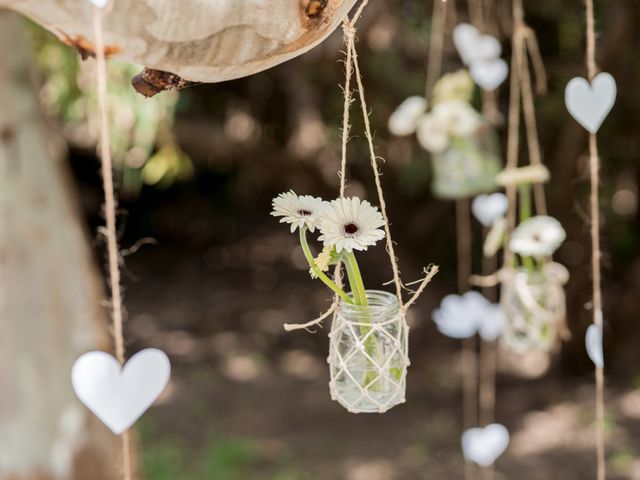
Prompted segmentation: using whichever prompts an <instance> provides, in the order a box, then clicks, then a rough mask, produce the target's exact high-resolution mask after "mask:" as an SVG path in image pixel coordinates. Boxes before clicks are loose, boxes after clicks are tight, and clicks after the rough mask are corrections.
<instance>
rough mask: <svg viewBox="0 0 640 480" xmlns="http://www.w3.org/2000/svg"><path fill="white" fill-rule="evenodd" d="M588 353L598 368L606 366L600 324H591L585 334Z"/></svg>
mask: <svg viewBox="0 0 640 480" xmlns="http://www.w3.org/2000/svg"><path fill="white" fill-rule="evenodd" d="M584 341H585V344H586V347H587V354H588V355H589V358H590V359H591V361H592V362H593V364H594V365H595V366H596V367H598V368H604V353H603V351H602V327H601V326H600V325H596V324H593V325H590V326H589V328H587V334H586V335H585V339H584Z"/></svg>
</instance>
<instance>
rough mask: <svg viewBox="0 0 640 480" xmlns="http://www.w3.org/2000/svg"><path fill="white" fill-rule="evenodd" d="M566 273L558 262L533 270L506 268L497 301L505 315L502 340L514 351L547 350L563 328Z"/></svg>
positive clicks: (561, 333)
mask: <svg viewBox="0 0 640 480" xmlns="http://www.w3.org/2000/svg"><path fill="white" fill-rule="evenodd" d="M568 278H569V273H568V271H567V270H566V268H565V267H564V266H562V265H560V264H558V263H552V264H549V265H546V266H545V268H544V269H543V270H536V271H533V272H530V271H527V270H526V269H524V268H520V269H517V270H512V271H509V273H508V274H507V275H506V276H505V279H504V281H503V283H502V291H501V300H500V301H501V303H502V307H503V309H504V313H505V315H506V318H507V322H506V325H505V329H504V331H503V335H502V340H503V342H504V344H505V345H506V346H507V347H509V348H510V349H511V350H513V351H514V352H516V353H527V352H531V351H544V352H549V351H551V350H552V349H553V348H554V347H555V346H556V345H557V343H558V340H559V338H560V337H565V335H566V334H567V333H568V331H567V328H566V324H565V322H566V300H565V294H564V284H565V283H566V282H567V281H568Z"/></svg>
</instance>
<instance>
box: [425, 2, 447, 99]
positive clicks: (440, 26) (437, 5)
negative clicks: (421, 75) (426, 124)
mask: <svg viewBox="0 0 640 480" xmlns="http://www.w3.org/2000/svg"><path fill="white" fill-rule="evenodd" d="M447 10H448V4H447V2H446V0H442V1H441V0H434V2H433V13H432V16H431V38H430V42H429V59H428V62H427V80H426V84H425V97H426V99H427V101H428V102H429V104H431V100H432V97H433V87H434V86H435V84H436V82H437V81H438V77H440V74H441V73H442V52H443V49H444V35H445V28H446V24H447Z"/></svg>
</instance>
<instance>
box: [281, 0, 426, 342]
mask: <svg viewBox="0 0 640 480" xmlns="http://www.w3.org/2000/svg"><path fill="white" fill-rule="evenodd" d="M367 3H368V0H363V1H362V3H361V4H360V5H359V7H358V9H357V10H356V12H355V13H354V15H353V16H352V17H351V18H350V19H349V18H346V19H345V20H344V22H343V26H342V28H343V31H344V42H345V46H346V51H345V56H346V58H345V83H344V87H343V95H344V100H343V117H342V143H341V159H340V171H339V173H338V176H339V178H340V198H344V195H345V190H346V181H347V180H346V179H347V146H348V143H349V134H350V130H351V122H350V107H351V103H352V102H353V99H352V94H351V81H352V78H353V76H354V74H355V77H356V85H357V89H358V96H359V100H360V106H361V110H362V117H363V121H364V126H365V137H366V139H367V145H368V149H369V156H370V163H371V168H372V170H373V175H374V180H375V185H376V191H377V194H378V202H379V203H380V213H381V214H382V217H383V219H384V221H385V225H384V229H385V237H386V249H387V253H388V255H389V262H390V264H391V269H392V272H393V284H394V285H395V290H396V295H397V297H398V303H399V304H400V310H401V312H402V313H403V314H404V313H406V312H407V310H408V309H409V307H410V306H411V305H413V304H414V303H415V302H416V300H417V299H418V298H419V297H420V295H421V294H422V292H423V291H424V289H425V288H426V287H427V285H428V284H429V283H430V282H431V280H432V279H433V277H434V276H435V275H436V273H437V272H438V267H437V266H435V265H430V266H429V267H427V268H425V269H424V277H423V278H422V279H421V280H420V281H419V283H420V285H419V287H418V288H417V289H416V290H415V291H413V292H412V293H413V295H412V296H411V297H410V298H409V300H408V301H407V302H406V303H405V302H404V301H403V295H402V291H403V289H405V288H406V287H405V286H404V285H403V283H402V280H401V279H400V271H399V268H398V261H397V258H396V254H395V248H394V242H393V239H392V237H391V229H390V226H389V218H388V215H387V204H386V201H385V198H384V192H383V189H382V181H381V179H380V176H381V175H380V171H379V170H378V156H377V155H376V153H375V146H374V144H373V134H372V132H371V123H370V121H369V110H368V107H367V102H366V97H365V93H364V85H363V83H362V75H361V72H360V65H359V63H358V53H357V51H356V47H355V37H356V29H355V24H356V22H357V21H358V19H359V18H360V16H361V15H362V12H363V11H364V8H365V6H366V5H367ZM334 275H335V281H336V283H337V284H338V286H341V285H342V280H341V278H342V273H341V265H340V264H338V265H337V266H336V268H335V273H334ZM339 304H340V299H339V297H338V296H337V295H336V296H335V297H334V300H333V303H332V305H331V307H330V308H329V310H327V311H326V312H325V313H323V314H322V315H320V316H319V317H318V318H316V319H315V320H312V321H310V322H307V323H303V324H285V325H284V329H285V330H287V331H292V330H299V329H310V328H311V327H314V326H316V325H319V324H321V323H322V322H323V321H324V320H325V319H326V318H328V317H329V316H331V315H332V314H334V315H335V313H336V312H337V309H338V306H339Z"/></svg>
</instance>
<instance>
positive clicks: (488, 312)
mask: <svg viewBox="0 0 640 480" xmlns="http://www.w3.org/2000/svg"><path fill="white" fill-rule="evenodd" d="M480 314H481V319H480V321H479V325H478V335H480V338H482V339H483V340H484V341H485V342H493V341H495V340H497V339H498V337H499V336H500V335H502V331H503V330H504V326H505V324H506V323H507V318H506V316H505V314H504V310H503V308H502V305H500V304H499V303H490V304H488V305H486V306H485V307H484V308H483V309H482V311H481V312H480Z"/></svg>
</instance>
